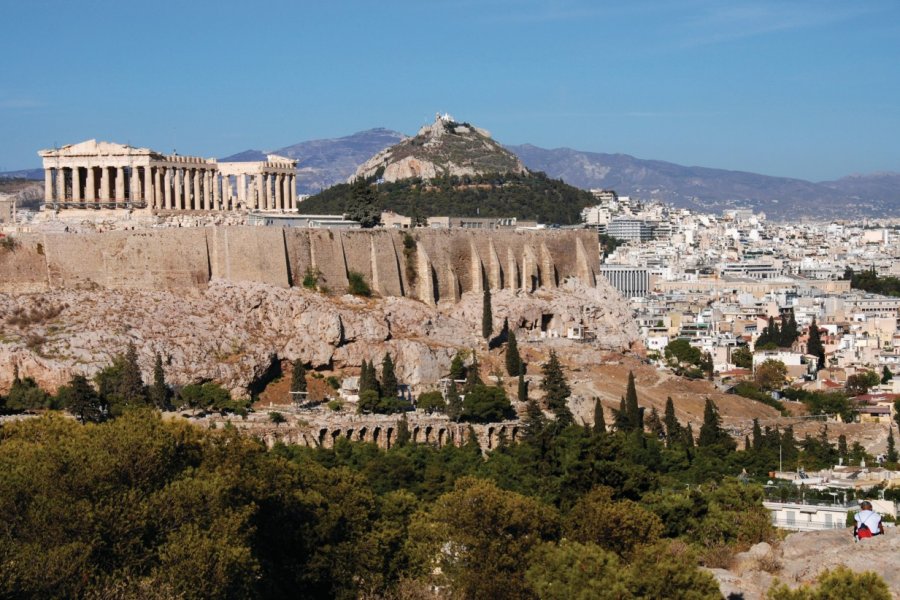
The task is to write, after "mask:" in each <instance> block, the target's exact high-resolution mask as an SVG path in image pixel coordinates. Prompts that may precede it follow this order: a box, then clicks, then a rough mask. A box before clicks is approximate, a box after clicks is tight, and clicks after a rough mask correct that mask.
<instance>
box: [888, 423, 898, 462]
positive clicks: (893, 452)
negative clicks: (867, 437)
mask: <svg viewBox="0 0 900 600" xmlns="http://www.w3.org/2000/svg"><path fill="white" fill-rule="evenodd" d="M885 458H887V461H888V462H891V463H895V462H897V447H896V446H895V445H894V428H893V427H890V426H889V427H888V438H887V454H886V455H885Z"/></svg>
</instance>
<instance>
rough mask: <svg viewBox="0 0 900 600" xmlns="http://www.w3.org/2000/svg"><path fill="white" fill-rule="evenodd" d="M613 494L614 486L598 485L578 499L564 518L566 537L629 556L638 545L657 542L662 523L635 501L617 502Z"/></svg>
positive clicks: (624, 556) (661, 531) (622, 555)
mask: <svg viewBox="0 0 900 600" xmlns="http://www.w3.org/2000/svg"><path fill="white" fill-rule="evenodd" d="M612 495H613V490H612V489H610V488H608V487H597V488H594V489H593V490H591V491H590V492H588V493H587V494H585V495H584V496H582V497H581V498H579V500H578V501H577V502H576V503H575V505H574V506H573V507H572V509H571V510H570V511H569V513H568V515H566V517H565V519H564V520H563V531H564V534H565V537H566V538H567V539H570V540H574V541H576V542H581V543H583V544H584V543H593V544H597V545H598V546H600V547H601V548H603V549H605V550H609V551H611V552H615V553H616V554H617V555H618V556H619V557H622V558H628V557H630V556H631V555H632V554H633V553H634V552H635V550H636V549H637V548H638V547H640V546H642V545H646V544H653V543H655V542H656V541H657V540H658V539H659V537H660V536H661V535H662V533H663V529H664V528H663V523H662V521H661V520H660V518H659V517H658V516H656V515H655V514H654V513H652V512H650V511H648V510H646V509H644V508H643V507H641V506H640V505H639V504H637V503H636V502H632V501H631V500H617V501H614V500H613V499H612Z"/></svg>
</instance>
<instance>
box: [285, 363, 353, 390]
mask: <svg viewBox="0 0 900 600" xmlns="http://www.w3.org/2000/svg"><path fill="white" fill-rule="evenodd" d="M365 364H366V361H363V365H365ZM361 378H362V377H361V376H360V379H361ZM291 391H292V392H305V391H306V368H305V367H304V366H303V361H302V360H300V359H299V358H297V359H295V360H294V362H293V363H291Z"/></svg>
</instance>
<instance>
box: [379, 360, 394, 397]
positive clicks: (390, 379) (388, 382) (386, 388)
mask: <svg viewBox="0 0 900 600" xmlns="http://www.w3.org/2000/svg"><path fill="white" fill-rule="evenodd" d="M397 385H398V384H397V376H396V375H395V374H394V361H393V360H392V359H391V355H390V354H388V353H387V352H385V353H384V358H383V359H382V361H381V395H382V396H384V397H385V398H396V397H397V393H398V388H397Z"/></svg>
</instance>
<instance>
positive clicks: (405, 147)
mask: <svg viewBox="0 0 900 600" xmlns="http://www.w3.org/2000/svg"><path fill="white" fill-rule="evenodd" d="M379 171H380V172H381V173H382V175H381V177H382V178H383V179H384V180H385V181H398V180H401V179H409V178H413V177H418V178H422V179H426V180H427V179H433V178H435V177H438V176H446V175H450V176H463V175H476V174H481V173H520V174H524V173H526V172H527V169H526V168H525V166H524V165H523V164H522V162H521V161H520V160H519V159H518V158H517V157H516V156H515V155H514V154H512V153H511V152H510V151H509V150H507V149H505V148H504V147H503V146H501V145H500V144H498V143H497V142H495V141H494V140H493V139H491V136H490V134H489V133H488V132H487V131H485V130H484V129H480V128H478V127H473V126H472V125H469V124H467V123H457V122H456V121H454V120H453V118H452V117H450V116H449V115H443V116H441V115H438V116H437V117H436V118H435V121H434V123H433V124H431V125H425V126H424V127H422V128H421V129H420V130H419V132H418V133H417V134H416V135H415V137H411V138H407V139H405V140H403V141H401V142H400V143H399V144H396V145H394V146H391V147H390V148H387V149H385V150H382V151H381V152H379V153H378V154H376V155H375V156H373V157H372V158H370V159H369V160H367V161H366V162H365V163H363V164H362V165H360V167H359V168H358V169H357V170H356V173H355V174H354V175H353V177H351V178H350V180H349V181H353V180H354V179H357V178H360V177H372V176H373V175H375V174H376V173H378V172H379Z"/></svg>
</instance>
